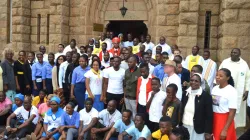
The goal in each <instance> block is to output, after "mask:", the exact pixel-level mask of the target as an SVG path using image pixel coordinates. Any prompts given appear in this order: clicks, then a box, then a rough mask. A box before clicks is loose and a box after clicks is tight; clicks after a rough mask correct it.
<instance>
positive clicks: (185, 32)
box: [177, 0, 199, 55]
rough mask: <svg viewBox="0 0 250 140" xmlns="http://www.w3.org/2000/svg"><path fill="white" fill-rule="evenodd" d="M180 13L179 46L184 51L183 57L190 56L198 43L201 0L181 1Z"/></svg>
mask: <svg viewBox="0 0 250 140" xmlns="http://www.w3.org/2000/svg"><path fill="white" fill-rule="evenodd" d="M179 11H180V14H179V30H178V42H177V45H178V46H179V47H180V48H181V50H183V52H182V53H183V55H188V54H190V53H191V48H192V47H193V46H195V45H197V41H198V39H197V33H198V17H199V14H198V12H199V0H180V5H179Z"/></svg>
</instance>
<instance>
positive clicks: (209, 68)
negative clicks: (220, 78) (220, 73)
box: [202, 59, 217, 92]
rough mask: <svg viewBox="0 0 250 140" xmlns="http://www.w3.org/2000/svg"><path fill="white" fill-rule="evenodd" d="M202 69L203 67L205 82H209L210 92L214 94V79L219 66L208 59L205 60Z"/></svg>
mask: <svg viewBox="0 0 250 140" xmlns="http://www.w3.org/2000/svg"><path fill="white" fill-rule="evenodd" d="M202 67H203V73H202V76H203V77H204V79H205V80H207V83H208V85H209V87H210V91H211V92H212V89H213V84H214V79H215V76H216V71H217V65H216V63H215V62H214V61H213V60H212V59H207V60H204V63H203V66H202Z"/></svg>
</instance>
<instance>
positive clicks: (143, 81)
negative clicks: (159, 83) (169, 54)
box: [138, 74, 152, 106]
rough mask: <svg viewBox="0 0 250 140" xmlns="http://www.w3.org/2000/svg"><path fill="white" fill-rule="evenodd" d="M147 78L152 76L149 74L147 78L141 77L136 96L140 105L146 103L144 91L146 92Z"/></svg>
mask: <svg viewBox="0 0 250 140" xmlns="http://www.w3.org/2000/svg"><path fill="white" fill-rule="evenodd" d="M149 78H152V75H151V74H150V75H149V76H148V78H147V79H144V78H143V77H141V86H140V89H139V92H140V93H139V97H138V103H139V104H140V105H143V106H146V104H147V99H146V92H147V83H148V80H149Z"/></svg>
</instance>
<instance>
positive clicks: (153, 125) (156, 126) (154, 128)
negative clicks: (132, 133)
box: [148, 121, 159, 133]
mask: <svg viewBox="0 0 250 140" xmlns="http://www.w3.org/2000/svg"><path fill="white" fill-rule="evenodd" d="M148 126H150V127H148V128H149V129H150V131H151V133H153V132H155V131H157V130H159V123H156V122H151V121H149V125H148Z"/></svg>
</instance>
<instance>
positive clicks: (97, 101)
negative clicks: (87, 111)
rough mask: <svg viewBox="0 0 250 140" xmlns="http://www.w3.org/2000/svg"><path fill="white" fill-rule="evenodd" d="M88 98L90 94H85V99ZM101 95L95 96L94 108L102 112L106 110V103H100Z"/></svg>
mask: <svg viewBox="0 0 250 140" xmlns="http://www.w3.org/2000/svg"><path fill="white" fill-rule="evenodd" d="M87 98H88V94H85V99H87ZM100 98H101V95H95V99H94V104H93V107H94V108H95V109H96V110H97V111H98V112H101V111H102V110H103V109H104V103H103V102H102V101H100Z"/></svg>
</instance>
